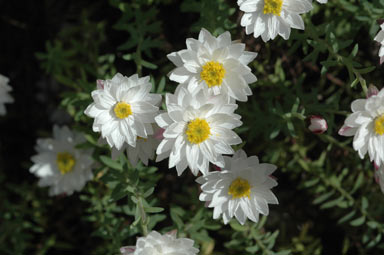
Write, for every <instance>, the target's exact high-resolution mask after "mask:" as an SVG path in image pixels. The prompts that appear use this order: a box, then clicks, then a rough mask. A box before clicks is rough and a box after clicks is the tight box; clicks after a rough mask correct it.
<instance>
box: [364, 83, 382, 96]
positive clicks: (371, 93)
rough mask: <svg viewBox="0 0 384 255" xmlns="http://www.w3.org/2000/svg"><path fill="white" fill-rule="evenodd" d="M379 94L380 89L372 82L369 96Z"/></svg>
mask: <svg viewBox="0 0 384 255" xmlns="http://www.w3.org/2000/svg"><path fill="white" fill-rule="evenodd" d="M377 94H379V89H378V88H376V86H374V85H372V84H370V85H369V87H368V92H367V98H369V97H371V96H374V95H377Z"/></svg>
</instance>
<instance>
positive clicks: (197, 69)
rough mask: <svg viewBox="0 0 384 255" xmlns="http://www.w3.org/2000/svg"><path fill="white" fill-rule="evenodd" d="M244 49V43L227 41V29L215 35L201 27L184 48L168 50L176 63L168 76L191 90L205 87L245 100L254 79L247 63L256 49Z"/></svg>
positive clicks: (228, 35)
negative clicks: (176, 50) (197, 34)
mask: <svg viewBox="0 0 384 255" xmlns="http://www.w3.org/2000/svg"><path fill="white" fill-rule="evenodd" d="M244 49H245V44H243V43H235V42H232V41H231V34H230V33H229V32H225V33H223V34H221V35H220V36H218V37H217V38H216V37H214V36H212V35H211V33H209V32H208V31H207V30H205V29H204V28H203V29H201V31H200V34H199V39H198V40H196V39H193V38H188V39H187V49H185V50H181V51H178V52H173V53H171V54H168V56H167V57H168V58H169V60H171V61H172V62H173V63H174V64H175V65H176V68H175V69H174V70H172V71H171V72H170V74H169V79H171V80H172V81H176V82H178V83H180V84H186V87H187V88H188V90H189V91H190V92H191V93H192V94H196V93H197V92H198V91H200V90H205V91H206V93H207V94H209V95H218V94H226V95H228V96H229V97H231V98H234V99H236V100H239V101H246V100H247V96H249V95H252V91H251V89H250V88H249V85H248V84H250V83H253V82H255V81H256V80H257V79H256V76H255V75H253V74H252V72H251V69H250V68H249V67H248V66H247V65H248V64H249V63H250V62H251V61H252V60H253V59H254V58H255V57H256V56H257V53H254V52H249V51H244Z"/></svg>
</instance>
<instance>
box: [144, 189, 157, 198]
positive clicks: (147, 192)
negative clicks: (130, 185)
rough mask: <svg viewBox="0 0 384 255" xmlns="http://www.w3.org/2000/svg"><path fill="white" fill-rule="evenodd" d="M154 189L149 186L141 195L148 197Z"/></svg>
mask: <svg viewBox="0 0 384 255" xmlns="http://www.w3.org/2000/svg"><path fill="white" fill-rule="evenodd" d="M154 191H155V188H154V187H151V188H150V189H149V190H147V191H146V192H145V193H144V194H143V197H144V198H147V197H149V196H150V195H152V194H153V192H154Z"/></svg>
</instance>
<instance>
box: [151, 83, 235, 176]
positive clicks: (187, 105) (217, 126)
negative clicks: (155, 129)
mask: <svg viewBox="0 0 384 255" xmlns="http://www.w3.org/2000/svg"><path fill="white" fill-rule="evenodd" d="M166 104H167V110H168V112H166V113H162V114H159V115H158V116H157V117H156V118H155V120H156V122H157V124H158V125H159V126H160V127H161V128H164V129H165V131H164V133H163V136H164V139H163V140H162V142H161V143H160V144H159V147H158V148H157V151H156V153H157V154H158V157H157V160H156V161H160V160H162V159H164V158H167V157H169V168H172V167H174V166H176V170H177V173H178V175H181V174H182V173H183V171H184V170H185V169H186V168H187V166H189V168H190V169H191V171H192V173H193V174H194V175H197V173H198V172H199V171H201V172H202V173H203V174H207V173H208V168H209V162H212V163H213V164H215V165H217V166H219V167H224V159H223V156H222V154H233V153H234V151H233V149H232V148H231V145H235V144H239V143H241V139H240V137H239V136H238V135H237V134H236V133H235V132H234V131H232V129H233V128H235V127H238V126H240V125H241V124H242V122H241V121H240V118H241V117H240V116H239V115H237V114H234V111H235V110H236V109H237V105H236V104H229V103H227V102H226V101H225V99H223V97H222V96H211V97H207V96H206V95H205V94H204V93H203V91H200V92H199V93H197V94H196V95H192V94H191V93H190V92H188V90H186V89H185V88H184V87H180V88H179V89H177V90H176V93H175V94H174V95H172V94H167V95H166Z"/></svg>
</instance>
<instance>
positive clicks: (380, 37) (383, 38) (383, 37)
mask: <svg viewBox="0 0 384 255" xmlns="http://www.w3.org/2000/svg"><path fill="white" fill-rule="evenodd" d="M373 40H375V41H377V42H379V43H380V44H381V45H380V50H379V57H380V64H382V63H383V62H384V24H381V26H380V31H379V33H378V34H377V35H376V36H375V38H374V39H373Z"/></svg>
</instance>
